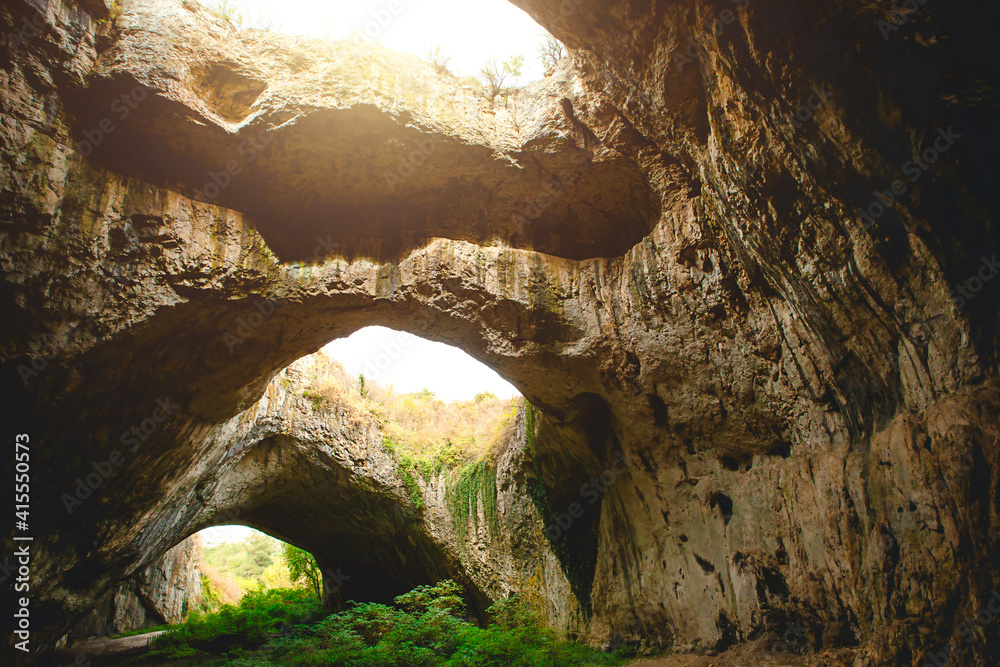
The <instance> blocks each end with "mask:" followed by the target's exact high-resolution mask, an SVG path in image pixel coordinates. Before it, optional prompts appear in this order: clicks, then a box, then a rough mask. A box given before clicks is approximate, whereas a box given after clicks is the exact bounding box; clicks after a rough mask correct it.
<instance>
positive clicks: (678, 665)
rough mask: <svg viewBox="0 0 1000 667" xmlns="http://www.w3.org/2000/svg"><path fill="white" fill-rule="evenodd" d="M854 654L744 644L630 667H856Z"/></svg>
mask: <svg viewBox="0 0 1000 667" xmlns="http://www.w3.org/2000/svg"><path fill="white" fill-rule="evenodd" d="M853 661H854V654H853V652H852V651H849V650H846V649H841V650H836V651H824V652H823V653H819V654H816V655H810V656H801V655H795V654H793V653H782V654H774V653H773V652H772V651H771V650H769V649H768V648H767V645H766V644H765V643H763V642H760V641H757V642H750V643H747V644H740V645H739V646H735V647H733V648H731V649H729V650H728V651H724V652H723V653H719V654H718V655H713V656H707V655H672V656H667V657H661V658H642V659H640V660H636V661H635V662H631V663H629V665H628V667H847V666H849V665H851V664H853Z"/></svg>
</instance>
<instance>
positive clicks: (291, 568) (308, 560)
mask: <svg viewBox="0 0 1000 667" xmlns="http://www.w3.org/2000/svg"><path fill="white" fill-rule="evenodd" d="M283 555H284V558H285V563H287V564H288V575H289V578H290V579H291V580H292V582H294V583H298V582H305V583H306V584H307V585H308V586H309V587H311V588H312V590H313V592H314V593H316V599H317V600H320V601H322V600H323V572H322V571H321V570H320V569H319V565H318V564H317V563H316V559H315V558H314V557H313V555H312V554H311V553H309V552H308V551H303V550H302V549H299V548H298V547H296V546H293V545H291V544H288V543H287V542H286V543H285V544H284V546H283Z"/></svg>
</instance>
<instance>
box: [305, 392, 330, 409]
mask: <svg viewBox="0 0 1000 667" xmlns="http://www.w3.org/2000/svg"><path fill="white" fill-rule="evenodd" d="M302 398H305V399H307V400H308V401H309V402H310V403H311V404H312V409H313V410H314V411H315V412H319V411H320V410H321V409H323V406H324V405H326V403H327V398H326V396H325V395H323V394H321V393H319V392H318V391H312V390H310V389H306V390H305V391H303V392H302Z"/></svg>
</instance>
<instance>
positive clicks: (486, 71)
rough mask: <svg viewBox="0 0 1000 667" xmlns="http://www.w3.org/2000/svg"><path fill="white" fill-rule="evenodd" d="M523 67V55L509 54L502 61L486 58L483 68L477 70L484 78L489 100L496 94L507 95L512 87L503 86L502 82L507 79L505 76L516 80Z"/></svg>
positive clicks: (494, 97)
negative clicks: (509, 55) (508, 56)
mask: <svg viewBox="0 0 1000 667" xmlns="http://www.w3.org/2000/svg"><path fill="white" fill-rule="evenodd" d="M523 68H524V56H511V57H510V58H508V59H507V60H505V61H503V62H502V63H497V61H496V59H495V58H490V59H489V60H487V61H486V64H485V65H483V68H482V69H481V70H479V73H480V74H481V75H482V77H483V79H485V80H486V91H487V93H488V94H489V96H490V101H493V100H495V99H496V98H497V95H499V94H501V93H503V94H504V95H509V94H510V93H511V91H512V89H511V88H504V85H503V84H504V82H505V81H506V80H507V77H511V78H512V79H515V80H516V79H517V78H518V77H520V76H521V70H522V69H523Z"/></svg>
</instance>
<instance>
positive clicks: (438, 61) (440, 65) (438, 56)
mask: <svg viewBox="0 0 1000 667" xmlns="http://www.w3.org/2000/svg"><path fill="white" fill-rule="evenodd" d="M427 59H428V60H430V61H431V64H432V65H434V69H436V70H437V72H438V74H451V72H450V71H448V63H449V62H450V61H451V56H446V55H444V52H442V51H441V46H440V45H439V44H435V45H434V46H432V47H431V50H430V52H429V53H428V54H427Z"/></svg>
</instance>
